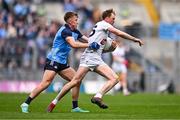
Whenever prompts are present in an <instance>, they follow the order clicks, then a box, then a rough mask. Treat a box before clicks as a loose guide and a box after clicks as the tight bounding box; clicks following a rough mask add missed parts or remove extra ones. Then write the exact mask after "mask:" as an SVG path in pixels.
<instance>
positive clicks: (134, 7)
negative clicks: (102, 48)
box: [0, 0, 180, 93]
mask: <svg viewBox="0 0 180 120" xmlns="http://www.w3.org/2000/svg"><path fill="white" fill-rule="evenodd" d="M107 8H113V9H114V10H115V11H116V14H117V18H116V24H115V26H117V27H118V28H120V29H121V30H123V31H125V32H127V33H129V34H131V35H134V36H136V37H139V38H141V39H143V40H144V41H145V45H144V46H143V47H137V46H136V45H135V44H134V43H131V42H126V45H127V46H128V47H129V51H128V53H127V54H126V57H127V59H128V60H129V65H128V83H129V89H130V90H131V91H132V92H152V93H162V92H168V93H175V92H177V93H179V92H180V62H179V61H180V9H179V8H180V0H28V1H27V0H0V92H20V93H21V92H30V91H31V90H32V88H34V87H35V86H36V85H37V84H38V83H39V82H40V80H41V76H42V72H43V66H44V63H45V58H46V54H47V52H48V51H49V49H50V47H51V45H52V42H53V38H54V36H55V33H56V31H57V30H58V28H59V27H60V26H61V25H62V24H63V15H64V13H65V12H66V11H77V12H78V13H79V18H80V21H79V29H80V30H81V31H82V33H84V34H86V35H88V33H89V32H90V30H91V28H92V27H93V25H94V23H95V22H97V21H98V20H99V19H100V14H101V11H103V10H105V9H107ZM82 51H83V50H81V49H78V50H73V51H72V53H71V56H70V59H69V60H70V64H71V66H73V67H74V68H77V67H78V64H79V63H78V62H79V57H80V55H81V53H82ZM103 58H104V59H105V61H106V62H107V63H108V64H109V65H111V63H112V59H111V54H110V53H107V54H104V55H103ZM103 82H104V78H102V77H100V76H98V75H96V74H94V73H88V75H87V76H86V78H85V80H84V81H83V83H82V86H81V92H85V93H95V92H96V90H97V88H99V86H100V85H102V83H103ZM64 83H65V81H64V80H61V78H60V77H59V76H58V77H56V78H55V80H54V82H53V83H52V85H51V86H50V87H49V88H48V89H47V90H46V91H47V92H54V91H58V90H59V89H61V87H62V86H63V84H64ZM111 92H114V91H111Z"/></svg>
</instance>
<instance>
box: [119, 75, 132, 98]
mask: <svg viewBox="0 0 180 120" xmlns="http://www.w3.org/2000/svg"><path fill="white" fill-rule="evenodd" d="M120 83H121V85H122V89H123V94H124V95H125V96H127V95H130V92H129V91H128V88H127V73H125V72H122V73H121V74H120Z"/></svg>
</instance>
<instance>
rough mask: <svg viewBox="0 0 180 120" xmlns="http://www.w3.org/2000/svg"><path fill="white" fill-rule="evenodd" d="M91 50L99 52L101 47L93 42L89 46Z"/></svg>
mask: <svg viewBox="0 0 180 120" xmlns="http://www.w3.org/2000/svg"><path fill="white" fill-rule="evenodd" d="M89 48H90V49H92V50H98V49H99V48H100V45H99V44H98V43H97V42H92V43H91V44H90V45H89Z"/></svg>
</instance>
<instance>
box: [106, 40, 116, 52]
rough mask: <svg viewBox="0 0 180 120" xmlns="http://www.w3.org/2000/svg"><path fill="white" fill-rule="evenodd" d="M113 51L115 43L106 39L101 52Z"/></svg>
mask: <svg viewBox="0 0 180 120" xmlns="http://www.w3.org/2000/svg"><path fill="white" fill-rule="evenodd" d="M115 49H116V42H115V41H113V40H112V39H111V38H109V37H108V38H107V42H106V44H105V46H104V49H103V50H104V51H109V52H111V51H114V50H115Z"/></svg>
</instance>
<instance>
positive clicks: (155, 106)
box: [0, 93, 180, 120]
mask: <svg viewBox="0 0 180 120" xmlns="http://www.w3.org/2000/svg"><path fill="white" fill-rule="evenodd" d="M55 96H56V94H55V93H51V94H50V93H43V94H41V95H40V96H38V97H37V98H36V99H35V100H34V101H33V102H32V104H31V106H30V113H28V114H24V113H21V111H20V104H21V103H22V102H23V101H24V100H25V99H26V97H27V94H18V93H12V94H7V93H0V119H75V120H76V119H83V120H85V119H93V120H94V119H98V120H99V119H180V95H177V94H173V95H170V94H144V93H141V94H132V95H131V96H123V95H122V94H115V95H106V96H105V97H104V102H105V103H107V104H108V105H109V108H108V109H106V110H103V109H100V108H98V107H97V106H96V105H94V104H92V103H91V102H90V98H91V97H92V95H86V94H80V97H79V106H80V107H82V108H84V109H88V110H90V113H71V112H70V110H71V106H72V105H71V96H70V94H68V95H67V96H65V98H63V100H62V101H61V102H59V104H58V105H57V106H56V108H55V109H54V111H53V112H52V113H46V107H47V106H48V104H49V102H50V101H51V100H52V99H53V98H54V97H55Z"/></svg>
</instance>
